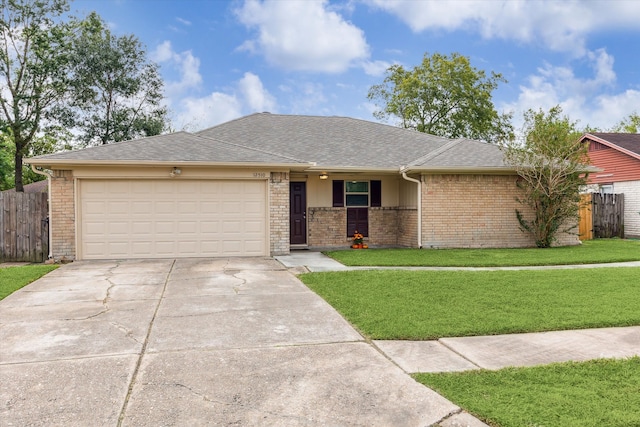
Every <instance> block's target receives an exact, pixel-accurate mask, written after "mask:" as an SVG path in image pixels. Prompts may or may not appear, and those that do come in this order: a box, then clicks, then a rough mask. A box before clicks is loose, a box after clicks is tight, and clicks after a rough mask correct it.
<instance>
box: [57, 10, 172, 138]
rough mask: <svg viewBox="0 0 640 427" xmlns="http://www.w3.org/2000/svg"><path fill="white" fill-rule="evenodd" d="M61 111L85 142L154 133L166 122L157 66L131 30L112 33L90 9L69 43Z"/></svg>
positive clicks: (157, 132)
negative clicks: (67, 90)
mask: <svg viewBox="0 0 640 427" xmlns="http://www.w3.org/2000/svg"><path fill="white" fill-rule="evenodd" d="M73 62H74V70H73V91H72V94H71V96H70V99H71V104H70V107H71V110H70V111H69V113H70V114H69V115H68V116H67V118H68V119H69V120H68V124H70V125H72V127H74V128H75V129H76V130H77V131H78V132H79V135H80V139H81V140H82V142H83V143H84V144H86V145H95V144H107V143H110V142H117V141H123V140H128V139H133V138H137V137H144V136H151V135H158V134H160V133H162V132H163V131H164V130H165V129H166V128H167V127H168V118H167V109H166V107H164V106H163V105H162V101H163V81H162V78H161V77H160V74H159V71H158V65H157V64H155V63H154V62H152V61H150V60H149V59H148V58H147V54H146V51H145V49H144V47H143V45H142V44H141V43H140V41H139V40H138V38H137V37H135V36H134V35H124V36H116V35H114V34H112V33H111V31H110V30H109V28H108V27H107V26H106V24H105V23H104V21H103V20H102V19H101V18H100V17H99V16H98V15H97V14H96V13H95V12H94V13H91V14H90V15H89V16H88V17H87V18H86V19H85V20H84V21H83V22H82V23H81V27H80V32H79V35H78V37H76V39H75V41H74V44H73Z"/></svg>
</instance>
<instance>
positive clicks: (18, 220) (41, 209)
mask: <svg viewBox="0 0 640 427" xmlns="http://www.w3.org/2000/svg"><path fill="white" fill-rule="evenodd" d="M48 212H49V208H48V201H47V194H46V193H15V192H2V193H0V226H1V227H2V229H1V230H0V261H3V262H4V261H25V262H43V261H44V260H46V259H47V256H48V254H49V221H48V218H47V216H48Z"/></svg>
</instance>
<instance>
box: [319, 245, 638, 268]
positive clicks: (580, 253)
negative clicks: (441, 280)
mask: <svg viewBox="0 0 640 427" xmlns="http://www.w3.org/2000/svg"><path fill="white" fill-rule="evenodd" d="M326 254H327V255H329V256H330V257H332V258H334V259H335V260H337V261H339V262H341V263H343V264H345V265H349V266H433V267H505V266H531V265H574V264H599V263H611V262H625V261H640V240H622V239H598V240H589V241H585V242H583V243H582V245H579V246H563V247H557V248H548V249H538V248H523V249H367V250H353V249H349V250H343V251H328V252H326Z"/></svg>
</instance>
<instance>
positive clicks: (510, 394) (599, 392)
mask: <svg viewBox="0 0 640 427" xmlns="http://www.w3.org/2000/svg"><path fill="white" fill-rule="evenodd" d="M414 378H415V379H416V380H417V381H419V382H420V383H422V384H424V385H426V386H428V387H430V388H432V389H433V390H435V391H437V392H438V393H440V394H442V395H443V396H445V397H446V398H448V399H449V400H451V401H453V402H454V403H455V404H457V405H459V406H461V407H462V408H464V409H465V410H466V411H468V412H470V413H472V414H474V415H475V416H476V417H478V418H480V419H481V420H483V421H484V422H485V423H487V424H489V425H491V426H499V427H522V426H530V427H534V426H538V427H542V426H544V427H601V426H611V427H622V426H627V427H631V426H640V411H639V410H638V408H640V358H638V357H634V358H630V359H626V360H594V361H589V362H581V363H575V362H569V363H560V364H553V365H546V366H539V367H533V368H507V369H502V370H499V371H469V372H458V373H442V374H415V375H414Z"/></svg>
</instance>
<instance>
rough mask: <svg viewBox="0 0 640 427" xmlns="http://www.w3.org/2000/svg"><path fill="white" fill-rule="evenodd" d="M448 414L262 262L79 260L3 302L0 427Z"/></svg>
mask: <svg viewBox="0 0 640 427" xmlns="http://www.w3.org/2000/svg"><path fill="white" fill-rule="evenodd" d="M458 412H459V408H458V407H456V406H455V405H453V404H452V403H450V402H449V401H447V400H446V399H444V398H442V397H441V396H439V395H438V394H436V393H434V392H433V391H431V390H429V389H428V388H426V387H423V386H422V385H420V384H418V383H416V382H414V381H413V380H412V379H411V377H409V376H408V375H407V374H406V373H404V372H403V371H402V370H401V369H400V368H399V367H397V366H396V365H395V364H393V363H392V362H391V361H389V360H388V359H387V358H386V357H385V356H383V355H382V354H381V353H380V352H378V351H377V350H376V349H375V348H374V347H372V346H371V345H370V344H369V343H366V342H365V341H364V340H363V338H362V337H361V336H360V335H359V334H358V333H357V332H356V331H355V330H354V329H353V328H352V327H351V326H350V325H349V324H348V323H346V322H345V321H344V320H343V319H342V317H340V316H339V315H338V314H337V313H336V312H335V311H334V310H333V309H332V308H331V307H330V306H329V305H328V304H326V303H325V302H324V301H323V300H322V299H321V298H319V297H318V296H317V295H315V294H314V293H313V292H311V291H309V290H308V289H307V288H306V287H305V286H304V285H302V284H301V283H300V282H299V281H298V280H297V279H296V278H295V276H293V275H292V274H291V273H289V272H288V271H286V269H285V268H284V267H283V266H282V265H281V264H280V263H278V262H277V261H275V260H272V259H263V258H258V259H256V258H252V259H179V260H141V261H95V262H89V261H85V262H75V263H72V264H68V265H65V266H63V267H61V268H59V269H58V270H56V271H54V272H52V273H50V274H49V275H47V276H45V277H43V278H42V279H40V280H38V281H36V282H34V283H32V284H31V285H29V286H27V287H25V288H23V289H22V290H20V291H18V292H16V293H14V294H12V295H11V296H9V297H7V298H5V299H4V300H3V301H0V420H2V425H16V426H18V425H19V426H24V425H65V426H70V425H76V426H101V425H105V426H117V425H123V426H160V425H165V426H168V425H181V426H186V425H189V426H197V425H278V426H294V425H295V426H299V425H322V426H331V425H334V426H338V425H339V426H344V425H366V426H374V425H379V426H386V425H403V426H412V425H415V426H427V425H431V424H433V423H436V422H439V421H440V420H443V419H445V418H448V417H450V415H451V414H457V413H458ZM463 415H464V414H459V415H456V416H454V417H452V418H448V421H446V422H445V423H444V424H443V425H445V424H446V425H457V424H455V423H453V420H454V419H455V418H456V417H459V416H463Z"/></svg>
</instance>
